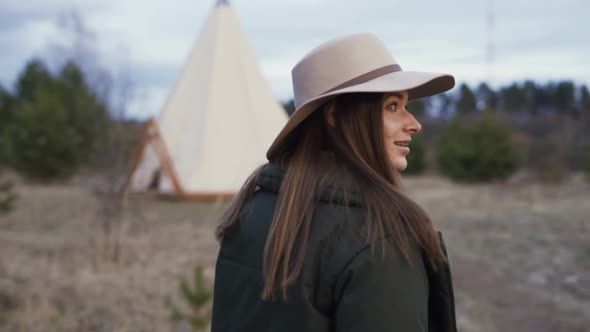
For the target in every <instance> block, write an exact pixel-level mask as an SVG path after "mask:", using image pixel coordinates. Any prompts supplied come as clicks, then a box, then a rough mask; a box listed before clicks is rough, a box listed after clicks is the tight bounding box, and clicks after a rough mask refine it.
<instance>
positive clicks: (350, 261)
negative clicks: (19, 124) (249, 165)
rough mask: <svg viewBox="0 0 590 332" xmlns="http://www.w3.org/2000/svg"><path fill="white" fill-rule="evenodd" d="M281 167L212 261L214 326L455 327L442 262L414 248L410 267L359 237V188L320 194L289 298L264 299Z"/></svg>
mask: <svg viewBox="0 0 590 332" xmlns="http://www.w3.org/2000/svg"><path fill="white" fill-rule="evenodd" d="M281 180H282V171H281V170H280V169H278V168H277V167H275V166H273V165H270V164H269V165H267V166H265V168H264V169H263V171H262V173H261V174H260V175H259V176H258V178H257V184H258V186H259V188H260V190H258V191H257V192H256V193H255V194H254V196H253V198H252V199H251V200H250V201H249V202H248V203H247V204H246V206H245V207H244V209H243V210H242V212H241V214H240V221H239V225H238V226H236V227H235V228H234V229H233V230H232V231H230V232H229V234H227V235H226V236H225V238H224V239H223V241H222V244H221V250H220V252H219V257H218V259H217V265H216V275H215V289H214V299H213V317H212V329H211V331H212V332H226V331H252V332H263V331H277V332H289V331H309V332H312V331H318V332H319V331H322V332H324V331H337V332H341V331H359V332H371V331H400V332H419V331H456V328H455V313H454V299H453V290H452V285H451V277H450V272H449V269H448V267H447V266H445V267H442V268H441V269H438V272H436V273H435V272H434V271H431V270H430V269H429V268H428V265H427V264H424V263H423V260H422V255H421V254H420V250H419V249H418V247H417V246H414V250H413V254H412V258H413V264H412V265H410V264H408V263H407V262H406V260H405V259H404V258H403V256H402V254H401V252H400V251H399V250H398V249H397V247H395V245H394V244H393V243H391V244H390V245H389V248H388V254H387V255H385V256H383V255H380V254H379V251H378V250H375V253H373V251H372V248H371V246H370V245H369V244H368V243H367V241H366V240H365V239H364V238H363V236H362V235H361V230H362V228H363V222H364V219H365V211H364V210H363V208H362V207H361V201H360V197H359V196H358V193H357V192H352V194H351V195H350V197H349V201H350V206H344V205H342V202H343V201H342V200H340V199H339V196H340V197H341V195H342V192H338V191H337V190H334V191H332V192H324V193H323V194H322V195H321V197H320V201H319V202H318V204H317V207H316V209H315V211H314V216H313V221H312V229H311V235H310V240H309V245H308V248H307V251H306V256H305V259H304V263H303V264H304V265H303V269H302V273H301V275H300V276H299V279H298V280H297V282H296V283H295V284H294V285H293V286H292V287H291V288H290V289H289V291H288V300H287V302H286V303H285V302H281V301H277V302H270V301H263V300H262V299H261V294H262V290H263V287H264V279H263V273H262V262H263V252H264V246H265V243H266V238H267V234H268V231H269V228H270V225H271V222H272V219H273V214H274V209H275V206H276V202H277V192H278V189H279V187H280V184H281Z"/></svg>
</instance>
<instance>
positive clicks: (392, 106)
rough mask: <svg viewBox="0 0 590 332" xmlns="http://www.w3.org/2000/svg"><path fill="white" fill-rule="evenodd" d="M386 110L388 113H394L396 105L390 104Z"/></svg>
mask: <svg viewBox="0 0 590 332" xmlns="http://www.w3.org/2000/svg"><path fill="white" fill-rule="evenodd" d="M386 108H387V110H389V111H392V112H395V111H397V103H391V104H389V105H387V107H386Z"/></svg>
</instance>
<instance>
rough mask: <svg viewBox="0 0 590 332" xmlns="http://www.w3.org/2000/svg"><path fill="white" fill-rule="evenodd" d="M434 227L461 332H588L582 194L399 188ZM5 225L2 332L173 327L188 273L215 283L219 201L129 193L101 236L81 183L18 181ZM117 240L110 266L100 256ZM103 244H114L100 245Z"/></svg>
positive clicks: (578, 185) (446, 185) (430, 183)
mask: <svg viewBox="0 0 590 332" xmlns="http://www.w3.org/2000/svg"><path fill="white" fill-rule="evenodd" d="M405 184H406V188H408V189H409V193H410V195H411V196H412V197H414V198H415V199H416V200H417V201H418V202H419V203H420V204H422V205H423V206H424V208H425V209H426V210H427V211H428V212H429V214H430V215H431V217H432V219H433V221H434V222H435V223H436V224H437V226H438V227H439V228H440V229H441V230H442V231H443V234H444V237H445V242H446V243H447V247H448V250H449V256H450V259H451V263H452V269H453V275H454V280H455V287H456V296H457V314H458V321H459V327H460V330H461V331H478V332H479V331H486V332H487V331H535V332H537V331H590V223H589V222H588V220H589V216H590V186H589V185H588V184H587V183H586V182H585V181H583V180H582V179H581V178H579V177H574V178H573V179H572V180H571V181H570V182H568V183H566V184H563V185H561V186H548V185H541V184H534V183H533V184H531V183H520V184H517V183H508V184H492V185H460V184H453V183H451V182H449V181H447V180H445V179H442V178H437V177H421V178H408V179H406V180H405ZM16 190H17V191H18V193H19V195H20V200H19V201H18V206H17V209H16V210H15V211H14V212H13V213H11V214H10V215H7V216H1V217H0V331H175V330H182V329H181V328H180V327H179V326H175V325H173V324H171V323H170V322H169V321H168V319H167V315H168V311H167V309H166V307H165V305H164V299H165V297H166V296H173V297H175V298H176V301H177V302H178V303H180V302H181V301H180V300H178V298H177V285H178V280H179V278H180V277H181V276H186V277H188V276H190V274H191V271H192V268H193V266H194V265H195V264H202V265H204V266H205V267H206V269H205V274H206V276H207V278H208V279H209V281H210V282H212V280H213V275H214V263H215V258H216V255H217V251H218V245H217V243H216V241H215V239H214V237H213V231H214V227H215V224H216V218H217V217H218V215H219V212H220V209H221V208H223V203H194V202H174V201H166V200H158V199H156V198H155V197H154V196H150V195H142V196H133V197H132V199H131V201H130V204H129V208H128V209H127V212H126V214H125V216H124V218H123V222H122V223H118V224H116V225H115V227H114V229H113V232H112V233H111V234H110V235H109V238H107V236H106V235H105V234H104V232H103V231H102V229H101V226H100V221H99V220H98V218H97V213H98V209H99V205H98V204H97V201H96V198H95V196H94V195H93V194H92V193H91V192H90V191H89V190H87V189H84V188H82V187H79V186H51V187H43V186H31V185H26V184H19V186H18V188H17V189H16ZM113 238H116V239H117V240H118V241H117V243H119V244H120V248H119V249H118V250H119V251H118V253H119V256H118V259H117V261H116V262H114V261H113V260H112V259H110V258H109V256H108V255H105V254H104V252H105V250H104V247H105V246H108V245H109V243H112V240H113ZM109 241H110V242H109Z"/></svg>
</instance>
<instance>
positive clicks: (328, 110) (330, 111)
mask: <svg viewBox="0 0 590 332" xmlns="http://www.w3.org/2000/svg"><path fill="white" fill-rule="evenodd" d="M334 111H335V108H334V102H333V101H329V102H328V103H327V104H326V106H324V118H325V119H326V122H328V125H329V126H330V127H336V120H334Z"/></svg>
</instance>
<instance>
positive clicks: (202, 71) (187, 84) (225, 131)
mask: <svg viewBox="0 0 590 332" xmlns="http://www.w3.org/2000/svg"><path fill="white" fill-rule="evenodd" d="M286 121H287V115H286V113H285V111H284V110H283V108H282V107H281V106H280V104H279V103H278V101H277V100H276V99H275V97H274V96H273V95H272V92H271V90H270V88H269V87H268V85H267V83H266V82H265V80H264V78H263V77H262V75H261V73H260V69H259V67H258V65H257V62H256V59H255V58H254V56H253V52H252V50H251V48H250V46H249V45H248V43H247V41H246V38H245V36H244V34H243V33H242V31H241V29H240V26H239V24H238V21H237V18H236V16H235V14H234V12H233V10H232V8H231V7H230V6H229V5H228V4H227V1H219V2H218V3H217V5H216V6H215V8H214V9H213V11H212V12H211V14H210V15H209V17H208V19H207V21H206V23H205V26H204V28H203V30H202V31H201V34H200V37H199V39H198V41H197V42H196V44H195V45H194V47H193V49H192V50H191V52H190V55H189V58H188V60H187V62H186V63H185V66H184V68H183V70H182V72H181V74H180V77H179V78H178V80H177V82H176V85H175V86H174V89H173V90H172V92H171V93H170V95H169V97H168V99H167V101H166V103H165V105H164V108H163V110H162V112H161V114H160V116H159V117H158V118H157V119H155V120H153V121H151V122H150V124H149V125H148V127H147V128H146V132H145V134H144V137H143V138H142V144H141V145H140V148H139V150H138V151H139V153H138V154H136V160H135V165H134V166H133V167H132V172H131V173H130V179H129V187H130V189H131V190H132V191H138V190H145V189H146V188H147V187H148V186H149V185H150V183H153V181H154V176H155V175H156V174H159V183H158V184H157V186H158V190H159V191H161V192H164V193H175V194H181V195H185V196H186V195H189V196H197V197H198V196H200V195H202V196H213V197H217V196H220V195H227V194H232V193H235V192H237V191H238V189H239V188H240V186H241V185H242V184H243V183H244V181H245V180H246V178H247V177H248V175H250V173H251V172H252V171H253V170H254V168H256V167H257V166H259V165H261V164H263V163H264V162H265V161H266V159H265V153H266V150H267V149H268V147H269V146H270V144H271V143H272V140H273V139H274V138H275V136H276V135H277V134H278V132H279V131H280V129H281V128H282V127H283V126H284V124H285V123H286Z"/></svg>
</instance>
